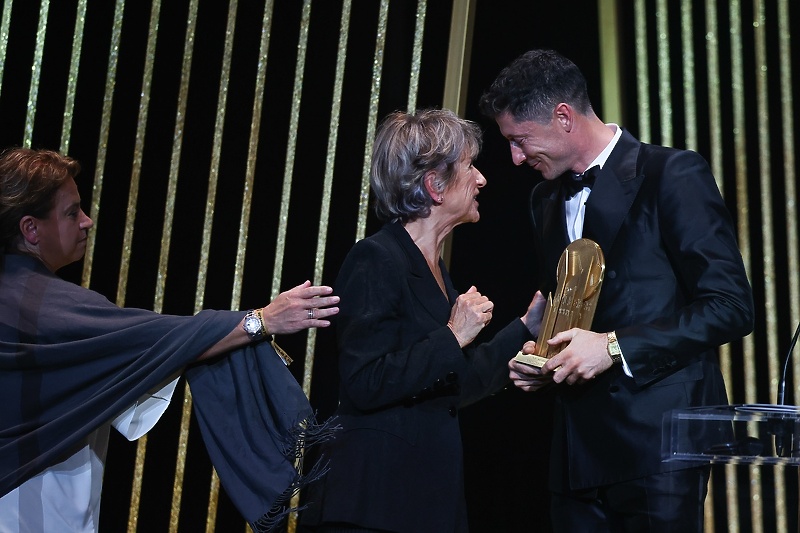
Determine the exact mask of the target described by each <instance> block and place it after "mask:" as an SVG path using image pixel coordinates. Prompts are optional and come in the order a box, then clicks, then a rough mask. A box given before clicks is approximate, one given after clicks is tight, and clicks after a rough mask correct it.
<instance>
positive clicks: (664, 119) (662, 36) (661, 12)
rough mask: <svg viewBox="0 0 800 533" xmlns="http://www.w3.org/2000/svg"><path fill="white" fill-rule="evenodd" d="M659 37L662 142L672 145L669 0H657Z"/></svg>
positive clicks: (659, 99)
mask: <svg viewBox="0 0 800 533" xmlns="http://www.w3.org/2000/svg"><path fill="white" fill-rule="evenodd" d="M656 5H657V7H656V32H657V35H658V38H657V39H656V43H657V46H658V107H659V109H660V110H661V114H660V117H661V144H663V145H665V146H672V145H673V140H672V86H671V85H670V83H671V78H670V75H669V72H670V59H669V13H668V11H667V0H656Z"/></svg>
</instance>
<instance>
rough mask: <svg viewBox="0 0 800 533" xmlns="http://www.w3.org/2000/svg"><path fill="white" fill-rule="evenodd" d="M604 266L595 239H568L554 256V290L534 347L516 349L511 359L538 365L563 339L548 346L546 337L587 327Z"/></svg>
mask: <svg viewBox="0 0 800 533" xmlns="http://www.w3.org/2000/svg"><path fill="white" fill-rule="evenodd" d="M605 270H606V262H605V259H604V258H603V251H602V250H601V249H600V246H599V245H598V244H597V243H596V242H594V241H593V240H590V239H577V240H575V241H573V242H572V243H570V245H569V246H567V248H566V250H564V252H563V253H562V254H561V257H560V258H559V260H558V271H557V272H556V279H557V281H558V285H557V287H556V294H555V296H553V295H552V294H548V295H547V305H546V306H545V308H544V316H543V317H542V326H541V328H540V329H539V338H538V339H537V341H536V349H535V350H534V353H533V354H523V353H522V352H519V353H518V354H517V355H516V357H514V360H515V361H519V362H520V363H525V364H526V365H531V366H535V367H537V368H541V367H542V365H544V364H545V362H547V360H548V359H550V358H551V357H553V356H554V355H556V354H557V353H558V352H560V351H561V350H562V349H563V348H564V346H563V343H562V344H559V345H556V346H550V345H549V344H547V340H548V339H552V338H553V337H554V336H555V335H556V334H558V333H561V332H562V331H566V330H568V329H571V328H581V329H587V330H588V329H589V328H591V326H592V319H593V318H594V310H595V307H597V298H598V297H599V296H600V286H601V285H602V284H603V274H604V273H605Z"/></svg>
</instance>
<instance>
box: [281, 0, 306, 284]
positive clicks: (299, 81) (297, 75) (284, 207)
mask: <svg viewBox="0 0 800 533" xmlns="http://www.w3.org/2000/svg"><path fill="white" fill-rule="evenodd" d="M310 19H311V0H303V12H302V16H301V20H300V35H299V37H298V42H297V63H296V65H295V70H294V91H293V94H292V110H291V114H290V119H289V136H288V142H287V146H286V168H285V169H284V174H283V193H282V195H281V212H280V218H279V223H278V240H277V243H276V245H275V266H274V268H273V271H272V296H271V299H275V298H276V297H277V296H278V294H279V293H280V287H281V270H282V269H283V255H284V253H285V251H286V228H287V224H288V222H289V199H290V197H291V195H292V174H293V172H294V157H295V152H296V150H297V123H298V120H299V117H300V97H301V96H302V94H303V71H304V69H305V66H306V52H307V50H308V28H309V21H310Z"/></svg>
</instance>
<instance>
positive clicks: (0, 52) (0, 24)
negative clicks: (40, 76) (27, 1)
mask: <svg viewBox="0 0 800 533" xmlns="http://www.w3.org/2000/svg"><path fill="white" fill-rule="evenodd" d="M13 4H14V0H5V2H3V18H2V19H0V94H3V93H2V90H3V72H5V65H6V50H8V31H9V28H10V27H11V8H12V7H13Z"/></svg>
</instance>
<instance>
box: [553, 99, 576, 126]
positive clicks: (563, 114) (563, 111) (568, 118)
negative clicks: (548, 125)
mask: <svg viewBox="0 0 800 533" xmlns="http://www.w3.org/2000/svg"><path fill="white" fill-rule="evenodd" d="M572 113H573V110H572V107H570V105H569V104H565V103H563V102H562V103H560V104H558V105H557V106H556V108H555V109H554V110H553V118H554V119H555V120H556V122H557V123H558V124H560V125H561V128H562V129H563V130H564V131H566V132H569V131H570V130H571V129H572V122H573V116H572Z"/></svg>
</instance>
